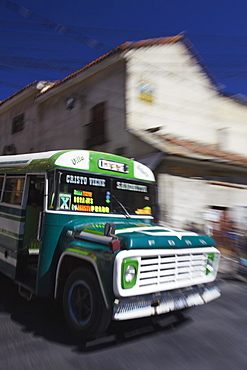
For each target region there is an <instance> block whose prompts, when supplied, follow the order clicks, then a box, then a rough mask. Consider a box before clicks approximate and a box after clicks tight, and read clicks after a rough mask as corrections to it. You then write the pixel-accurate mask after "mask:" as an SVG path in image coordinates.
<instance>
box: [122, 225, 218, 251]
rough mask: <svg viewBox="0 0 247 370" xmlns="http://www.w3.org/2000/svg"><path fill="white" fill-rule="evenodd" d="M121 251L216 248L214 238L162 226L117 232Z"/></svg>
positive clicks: (133, 228)
mask: <svg viewBox="0 0 247 370" xmlns="http://www.w3.org/2000/svg"><path fill="white" fill-rule="evenodd" d="M116 236H117V237H118V238H119V239H120V241H121V249H139V248H144V249H147V248H148V249H150V248H155V249H159V248H189V247H208V246H215V242H214V240H213V239H212V238H210V237H208V236H206V235H200V234H196V233H194V232H190V231H184V230H174V229H170V228H166V227H161V226H148V227H147V226H146V227H131V228H128V229H124V230H116Z"/></svg>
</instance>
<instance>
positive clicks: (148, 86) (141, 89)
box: [137, 80, 155, 103]
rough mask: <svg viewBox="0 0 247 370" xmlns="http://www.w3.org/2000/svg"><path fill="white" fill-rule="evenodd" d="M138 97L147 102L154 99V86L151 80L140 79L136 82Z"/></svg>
mask: <svg viewBox="0 0 247 370" xmlns="http://www.w3.org/2000/svg"><path fill="white" fill-rule="evenodd" d="M137 91H138V98H139V99H140V100H144V101H146V102H148V103H152V102H153V100H154V91H155V86H154V85H153V84H152V83H151V82H147V81H145V80H141V81H139V82H138V83H137Z"/></svg>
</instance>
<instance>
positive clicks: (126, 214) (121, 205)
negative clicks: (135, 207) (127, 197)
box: [112, 194, 130, 218]
mask: <svg viewBox="0 0 247 370" xmlns="http://www.w3.org/2000/svg"><path fill="white" fill-rule="evenodd" d="M112 198H113V199H115V201H116V202H117V204H119V205H120V207H121V208H122V209H123V210H124V213H125V216H126V218H130V214H129V212H128V211H127V209H126V208H125V207H124V205H123V204H122V203H121V202H120V201H119V200H118V199H117V198H116V197H115V195H113V194H112Z"/></svg>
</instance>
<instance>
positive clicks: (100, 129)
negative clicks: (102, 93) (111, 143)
mask: <svg viewBox="0 0 247 370" xmlns="http://www.w3.org/2000/svg"><path fill="white" fill-rule="evenodd" d="M105 105H106V104H105V102H103V103H99V104H97V105H95V106H94V107H93V108H92V109H91V111H90V122H89V124H88V125H87V128H88V130H87V147H88V148H90V147H92V146H95V145H100V144H104V143H105V142H106V141H107V140H106V127H105V126H106V122H105V115H106V114H105V113H106V112H105V111H106V109H105Z"/></svg>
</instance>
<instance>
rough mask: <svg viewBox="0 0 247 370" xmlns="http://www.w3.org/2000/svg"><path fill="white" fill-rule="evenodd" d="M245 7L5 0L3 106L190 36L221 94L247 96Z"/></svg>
mask: <svg viewBox="0 0 247 370" xmlns="http://www.w3.org/2000/svg"><path fill="white" fill-rule="evenodd" d="M246 15H247V0H152V1H146V0H104V1H103V0H90V1H84V0H70V1H68V0H66V1H65V0H59V1H58V0H49V1H48V0H42V1H41V0H36V1H33V0H14V1H12V0H0V101H1V100H4V99H5V98H7V97H9V96H10V95H12V94H14V93H15V92H16V91H18V90H20V89H21V88H22V87H24V86H26V85H28V84H29V83H31V82H33V81H40V80H50V81H53V80H59V79H62V78H63V77H65V76H67V75H69V74H71V73H73V72H74V71H76V70H78V69H80V68H82V67H83V66H84V65H86V64H88V63H89V62H90V61H92V60H94V59H96V58H97V57H99V56H101V55H103V54H105V53H106V52H108V51H109V50H111V49H114V48H115V47H116V46H118V45H120V44H121V43H123V42H125V41H134V40H142V39H147V38H153V37H163V36H172V35H176V34H178V33H180V32H186V35H187V37H188V38H189V39H190V41H191V42H192V43H193V45H194V47H195V49H196V50H197V52H198V53H199V55H200V56H201V58H202V62H203V63H204V64H205V65H206V66H207V69H208V71H209V72H210V73H211V74H212V75H213V77H214V79H215V80H216V82H217V83H218V84H219V87H220V89H221V90H222V91H224V92H227V93H231V94H242V95H245V96H247V25H246Z"/></svg>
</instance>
